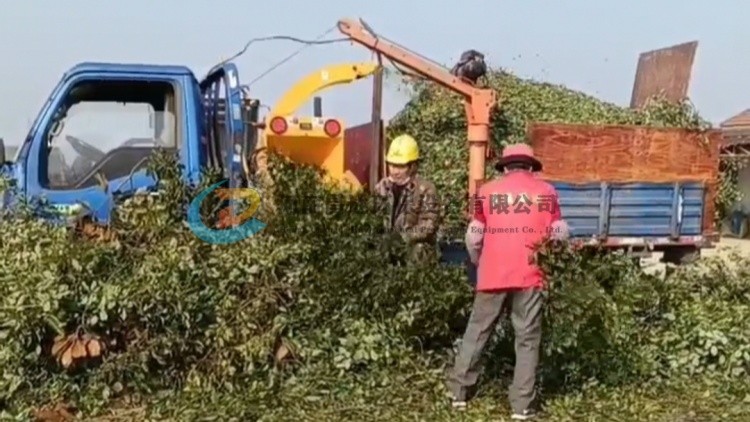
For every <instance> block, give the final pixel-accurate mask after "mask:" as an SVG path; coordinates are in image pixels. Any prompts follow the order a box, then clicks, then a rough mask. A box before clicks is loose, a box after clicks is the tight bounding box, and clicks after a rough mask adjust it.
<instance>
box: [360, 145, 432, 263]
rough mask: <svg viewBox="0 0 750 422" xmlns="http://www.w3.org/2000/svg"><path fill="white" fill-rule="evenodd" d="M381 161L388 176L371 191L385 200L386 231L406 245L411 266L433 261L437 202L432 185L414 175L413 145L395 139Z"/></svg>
mask: <svg viewBox="0 0 750 422" xmlns="http://www.w3.org/2000/svg"><path fill="white" fill-rule="evenodd" d="M385 161H386V163H387V165H388V176H387V177H385V178H383V179H382V180H381V181H380V182H378V184H377V185H376V187H375V191H376V193H377V194H378V195H380V196H381V197H384V198H387V200H388V217H387V223H386V224H387V227H388V230H390V231H392V232H395V233H398V234H400V235H401V237H402V238H403V239H404V240H405V241H406V242H407V244H408V245H409V246H410V247H411V258H412V259H413V260H414V261H415V262H422V263H424V262H431V261H433V260H436V258H437V231H438V225H439V224H440V210H439V201H438V198H437V191H436V189H435V185H434V184H433V183H432V182H430V181H428V180H425V179H422V178H421V177H419V176H418V175H417V169H418V167H417V166H418V164H419V146H418V145H417V141H415V140H414V138H412V137H411V136H409V135H400V136H398V137H396V138H395V139H394V140H393V141H392V142H391V145H390V146H389V147H388V153H387V154H386V158H385Z"/></svg>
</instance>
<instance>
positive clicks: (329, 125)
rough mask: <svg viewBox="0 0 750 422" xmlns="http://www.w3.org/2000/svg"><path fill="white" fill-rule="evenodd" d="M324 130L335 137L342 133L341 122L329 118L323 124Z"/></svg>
mask: <svg viewBox="0 0 750 422" xmlns="http://www.w3.org/2000/svg"><path fill="white" fill-rule="evenodd" d="M323 131H324V132H325V133H326V135H328V136H330V137H331V138H335V137H337V136H339V134H340V133H341V123H339V121H338V120H333V119H331V120H327V121H326V122H325V124H324V125H323Z"/></svg>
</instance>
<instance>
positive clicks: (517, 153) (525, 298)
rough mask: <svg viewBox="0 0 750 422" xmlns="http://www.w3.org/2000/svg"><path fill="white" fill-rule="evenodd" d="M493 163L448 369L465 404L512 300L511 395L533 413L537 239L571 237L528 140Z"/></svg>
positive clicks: (539, 278)
mask: <svg viewBox="0 0 750 422" xmlns="http://www.w3.org/2000/svg"><path fill="white" fill-rule="evenodd" d="M495 168H496V169H497V170H498V171H499V172H502V173H503V176H502V177H500V178H497V179H495V180H492V181H489V182H487V183H485V184H483V185H482V186H481V187H480V188H479V189H478V193H477V198H476V202H475V207H474V208H475V209H474V215H473V218H472V221H471V223H470V224H469V228H468V230H467V232H466V245H467V249H468V251H469V257H470V259H471V261H472V262H473V263H474V264H476V265H477V266H478V269H477V286H476V295H475V298H474V304H473V308H472V312H471V317H470V318H469V322H468V325H467V327H466V332H465V334H464V337H463V341H462V343H461V348H460V350H459V352H458V355H457V356H456V361H455V365H454V367H453V368H452V370H451V372H450V373H449V375H448V383H447V384H448V388H449V390H450V391H451V393H452V395H453V402H452V404H453V407H454V408H456V409H459V410H462V409H464V408H465V407H466V401H467V399H468V397H467V396H468V392H467V390H468V389H470V388H472V387H474V385H475V384H476V382H477V379H478V377H479V375H480V371H481V368H480V364H479V361H480V357H481V355H482V352H483V350H484V347H485V345H486V343H487V340H488V339H489V336H490V334H491V333H492V332H493V331H494V328H495V325H496V323H497V321H498V319H499V317H500V314H501V312H502V309H503V305H504V304H505V303H506V301H509V302H510V307H511V322H512V324H513V329H514V331H515V351H516V364H515V370H514V373H513V383H512V385H511V386H510V392H509V399H510V404H511V408H512V411H513V415H512V419H514V420H528V419H532V418H533V417H534V416H535V414H536V413H535V410H534V407H535V405H536V403H535V401H536V393H535V383H536V371H537V364H538V361H539V349H540V346H541V336H542V307H543V299H544V297H543V289H544V276H543V274H542V271H541V270H540V269H539V267H537V265H536V264H534V262H533V256H534V246H535V245H536V244H538V243H539V242H541V241H543V240H544V239H545V238H546V237H547V236H549V235H552V236H554V237H555V238H566V237H567V235H568V234H567V225H565V223H564V221H562V220H561V215H560V209H559V205H558V197H557V192H556V191H555V188H554V187H553V186H552V185H550V184H549V183H547V182H545V181H543V180H541V179H539V178H537V177H536V175H535V174H534V172H538V171H540V170H541V169H542V163H540V162H539V160H537V159H536V158H534V152H533V150H532V149H531V147H529V146H528V145H524V144H516V145H510V146H507V147H506V148H505V149H504V150H503V156H502V158H501V159H500V160H499V161H498V163H497V164H496V166H495Z"/></svg>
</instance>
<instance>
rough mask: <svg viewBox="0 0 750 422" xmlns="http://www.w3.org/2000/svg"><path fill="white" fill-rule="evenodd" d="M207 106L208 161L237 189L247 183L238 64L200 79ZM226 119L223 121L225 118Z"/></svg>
mask: <svg viewBox="0 0 750 422" xmlns="http://www.w3.org/2000/svg"><path fill="white" fill-rule="evenodd" d="M200 88H201V92H202V93H203V104H204V110H205V123H204V124H205V129H206V134H207V136H206V137H205V139H206V149H207V151H206V152H207V154H208V162H209V165H211V166H212V167H215V168H218V169H220V170H221V171H222V173H223V175H224V179H225V184H224V187H227V188H229V189H237V188H242V187H245V186H246V182H247V180H246V179H247V177H246V176H247V175H245V174H244V170H243V164H244V163H243V161H244V160H245V159H246V158H245V157H244V156H243V152H244V151H243V143H245V138H244V136H245V124H244V121H243V106H244V104H243V92H242V87H240V83H239V75H238V72H237V67H236V66H235V65H234V64H232V63H227V64H223V65H220V66H217V67H215V68H214V69H212V70H211V71H210V72H209V73H208V76H206V78H205V79H203V80H202V81H201V83H200ZM222 121H223V122H222ZM228 205H229V206H230V207H231V209H232V211H231V213H232V215H237V214H238V210H237V206H236V202H235V201H233V200H230V201H229V203H228Z"/></svg>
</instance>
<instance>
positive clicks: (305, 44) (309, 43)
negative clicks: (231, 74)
mask: <svg viewBox="0 0 750 422" xmlns="http://www.w3.org/2000/svg"><path fill="white" fill-rule="evenodd" d="M334 29H336V27H335V26H333V27H331V28H329V29H328V30H327V31H326V32H324V33H322V34H320V35H318V37H317V38H315V39H314V40H312V41H306V40H300V39H299V38H294V37H282V38H283V39H287V40H290V41H294V42H297V43H300V44H303V46H302V47H300V48H299V49H297V50H296V51H294V52H293V53H292V54H290V55H288V56H286V57H285V58H283V59H281V60H280V61H278V62H277V63H276V64H274V65H272V66H271V67H269V68H268V69H266V70H265V71H264V72H263V73H261V74H260V75H258V76H257V77H255V78H254V79H253V80H251V81H250V82H248V83H247V84H246V85H245V86H246V87H249V86H250V85H252V84H254V83H256V82H258V81H259V80H260V79H262V78H264V77H265V76H266V75H268V74H269V73H271V72H273V71H274V70H276V69H278V68H279V67H280V66H282V65H283V64H284V63H286V62H288V61H289V60H291V59H293V58H294V57H296V56H297V55H299V54H300V53H302V52H303V51H305V50H306V49H307V48H309V47H311V46H313V45H321V44H333V43H337V42H345V41H351V40H350V39H348V38H334V39H331V40H321V38H323V37H325V36H326V35H328V34H330V33H331V32H333V30H334ZM245 48H247V46H246V47H245Z"/></svg>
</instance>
